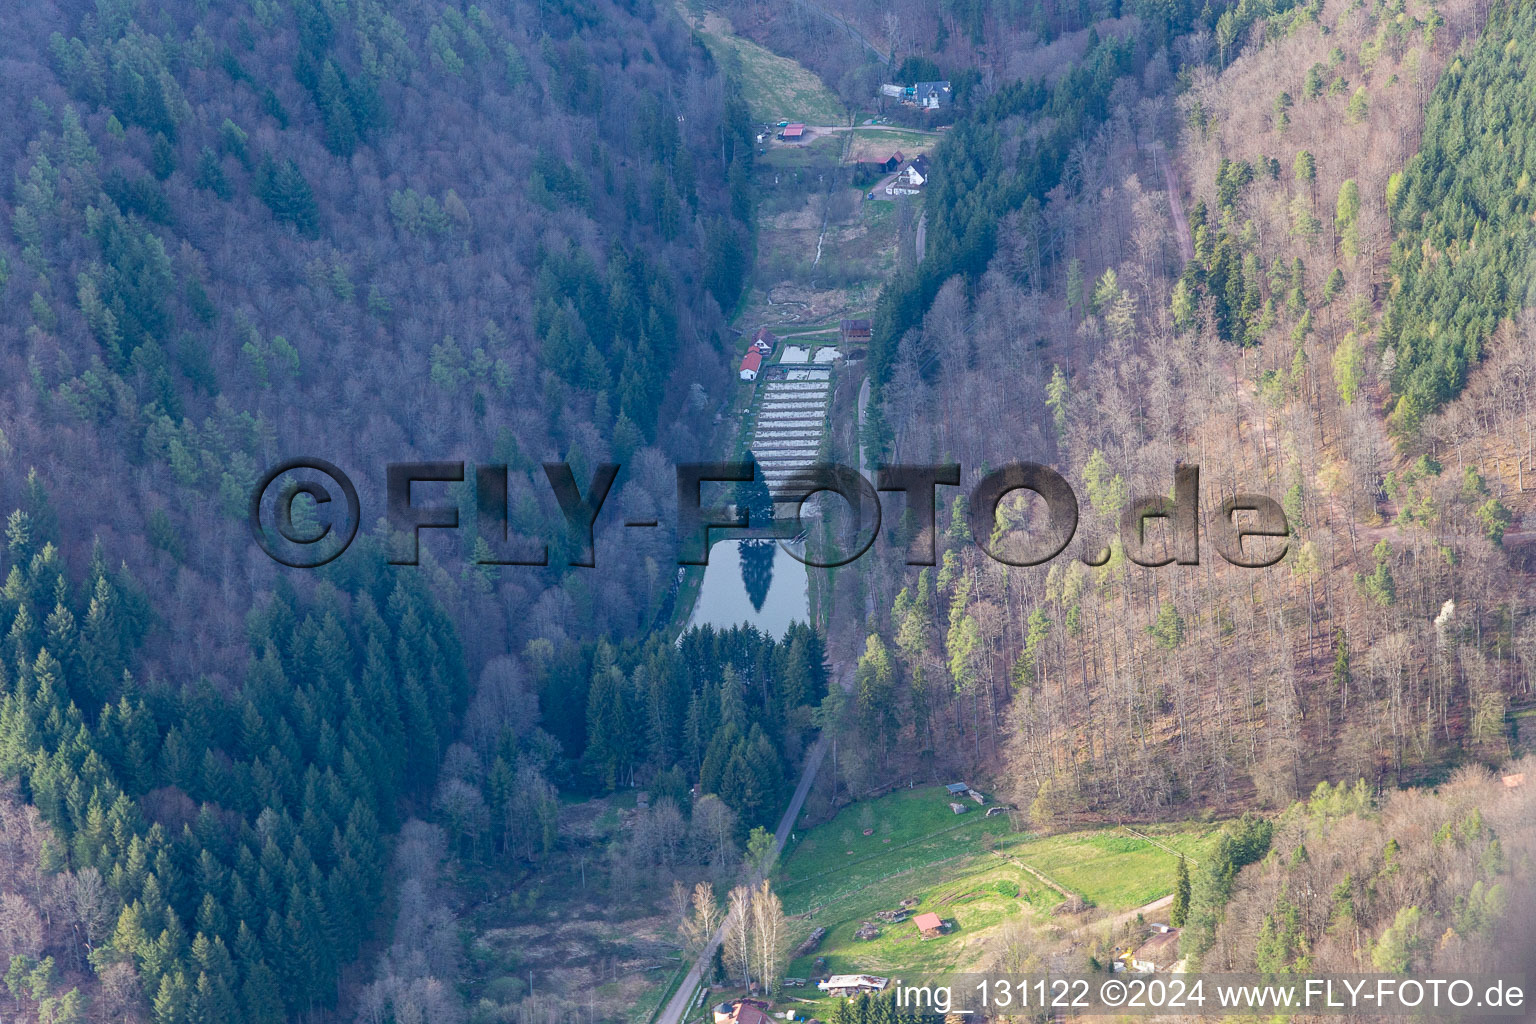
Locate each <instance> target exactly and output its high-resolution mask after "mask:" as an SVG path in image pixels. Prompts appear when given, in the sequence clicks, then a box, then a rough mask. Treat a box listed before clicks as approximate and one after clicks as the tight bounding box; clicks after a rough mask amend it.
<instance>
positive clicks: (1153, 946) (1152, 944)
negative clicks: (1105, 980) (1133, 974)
mask: <svg viewBox="0 0 1536 1024" xmlns="http://www.w3.org/2000/svg"><path fill="white" fill-rule="evenodd" d="M1125 959H1126V962H1127V963H1129V964H1130V967H1131V970H1133V971H1137V972H1140V973H1142V974H1151V973H1153V972H1154V971H1166V970H1168V969H1169V968H1170V967H1172V966H1173V965H1174V964H1175V963H1177V962H1178V959H1179V932H1178V929H1176V928H1170V929H1168V930H1167V931H1165V932H1157V933H1155V934H1154V935H1153V936H1152V937H1151V938H1150V939H1148V940H1147V941H1146V942H1143V943H1142V944H1141V947H1140V948H1139V949H1137V950H1136V952H1135V953H1131V954H1128V955H1127V956H1126V958H1125Z"/></svg>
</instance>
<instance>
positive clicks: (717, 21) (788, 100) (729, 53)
mask: <svg viewBox="0 0 1536 1024" xmlns="http://www.w3.org/2000/svg"><path fill="white" fill-rule="evenodd" d="M679 10H681V11H682V15H683V19H684V20H685V21H687V22H688V23H689V24H690V25H691V24H693V19H692V18H691V17H690V16H689V14H688V12H687V10H685V9H682V8H679ZM699 35H700V36H702V37H703V39H704V45H706V46H708V47H709V52H710V53H712V54H714V57H715V60H717V61H719V62H720V64H721V66H722V67H724V68H725V69H726V71H727V72H728V73H730V74H733V75H736V76H737V77H738V78H739V80H740V82H741V91H742V95H743V98H745V99H746V101H747V108H748V109H749V110H751V112H752V118H753V120H755V121H759V122H762V123H765V124H776V123H778V122H779V121H803V122H804V123H806V124H820V125H827V124H846V123H847V122H848V115H847V112H846V111H845V110H844V109H843V105H842V103H841V102H840V101H839V100H838V98H837V97H836V96H834V95H833V94H832V91H831V90H830V89H828V88H827V87H826V85H825V84H823V82H822V81H821V79H820V78H818V77H816V75H815V73H813V72H812V71H811V70H810V69H808V68H806V67H805V66H804V65H802V64H800V63H799V62H797V61H793V60H790V59H789V58H788V57H780V56H779V55H778V54H776V53H774V52H772V51H771V50H766V49H764V48H763V47H761V46H758V45H757V44H756V43H754V42H752V41H750V40H747V39H743V38H741V37H740V36H738V35H736V34H735V32H734V31H732V29H731V23H730V22H729V21H728V20H726V19H725V18H723V17H722V16H720V15H719V14H716V13H714V12H710V13H708V14H706V15H705V17H704V27H703V29H702V30H700V32H699Z"/></svg>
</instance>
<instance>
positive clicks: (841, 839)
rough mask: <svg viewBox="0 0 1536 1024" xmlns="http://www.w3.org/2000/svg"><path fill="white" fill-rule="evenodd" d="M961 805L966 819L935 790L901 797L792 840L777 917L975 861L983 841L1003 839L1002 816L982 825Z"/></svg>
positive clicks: (853, 810) (981, 816)
mask: <svg viewBox="0 0 1536 1024" xmlns="http://www.w3.org/2000/svg"><path fill="white" fill-rule="evenodd" d="M965 804H966V806H967V807H968V808H969V810H967V811H966V813H965V814H959V815H957V814H955V813H953V812H952V811H951V810H950V809H949V800H948V794H946V793H945V792H944V789H943V787H941V786H926V787H924V788H922V789H909V790H900V791H898V792H895V793H892V794H890V795H888V796H884V797H881V798H880V799H879V800H872V801H867V802H865V803H860V804H854V805H852V806H850V807H845V808H843V809H842V810H841V811H839V812H838V814H837V815H836V816H835V817H834V818H833V819H832V820H831V821H828V822H824V823H823V824H820V825H817V826H816V827H815V828H812V829H810V830H809V831H807V832H805V833H804V834H797V840H796V842H795V844H794V845H793V847H792V848H791V849H790V850H788V851H786V853H785V857H784V860H783V861H782V862H781V864H780V868H779V875H778V878H777V880H776V881H775V883H774V884H775V888H777V889H778V891H779V893H780V895H781V896H782V897H783V899H784V909H785V910H786V911H788V912H789V913H792V914H793V913H803V912H804V911H806V910H807V909H809V908H811V907H816V906H822V905H825V904H828V903H831V902H833V901H835V900H837V899H839V898H841V897H843V896H846V895H848V893H850V892H854V891H858V890H860V889H863V888H865V887H867V886H871V885H874V884H875V883H877V882H880V881H882V880H884V879H886V878H889V877H890V876H892V875H895V874H899V873H901V872H904V871H910V870H912V869H913V868H917V867H922V866H924V865H927V864H933V863H936V862H939V861H944V860H949V859H952V858H954V857H957V856H974V855H975V854H976V852H977V851H979V850H980V849H982V844H983V843H984V842H986V841H987V840H988V837H991V841H992V842H996V841H997V839H998V837H1001V836H1004V835H1006V834H1007V833H1008V831H1009V828H1010V825H1009V820H1008V817H1007V816H1006V815H1002V816H999V817H994V818H988V817H985V812H984V811H983V809H982V808H980V807H978V806H976V805H975V804H973V803H971V802H970V801H969V800H966V801H965ZM865 831H869V832H870V834H869V835H865V834H864V833H865ZM898 899H899V897H898Z"/></svg>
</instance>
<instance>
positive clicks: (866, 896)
mask: <svg viewBox="0 0 1536 1024" xmlns="http://www.w3.org/2000/svg"><path fill="white" fill-rule="evenodd" d="M957 802H960V801H957ZM949 803H950V797H949V794H948V793H946V792H945V791H944V789H943V788H942V787H939V786H928V787H924V788H922V789H911V790H899V791H897V792H895V793H891V794H889V795H887V796H884V797H881V798H879V799H878V800H871V801H867V802H864V803H860V804H854V805H852V806H850V807H846V808H844V809H843V810H841V811H840V812H839V813H838V814H837V815H836V816H835V817H834V818H833V819H832V820H831V821H828V822H825V823H823V824H820V825H817V826H815V827H813V828H810V829H808V830H806V831H805V832H803V833H796V840H795V842H794V843H793V844H792V845H791V847H790V848H789V849H788V850H787V851H786V853H785V856H784V859H783V861H781V863H780V865H779V869H778V873H777V876H776V877H775V879H774V888H775V889H776V890H777V891H778V892H779V894H780V896H781V898H782V899H783V901H784V908H785V910H786V911H787V912H788V913H790V914H795V915H802V916H799V917H797V918H796V919H795V920H794V921H793V935H792V942H793V943H794V944H796V945H798V943H799V942H800V941H801V940H802V939H804V938H805V937H806V936H807V935H809V934H810V932H811V930H812V929H814V928H817V927H822V928H825V929H826V930H827V932H826V935H825V936H824V937H823V938H822V940H821V943H820V945H819V946H818V947H817V948H816V949H815V950H814V951H812V952H811V953H808V954H806V955H805V956H802V957H798V958H796V959H795V960H793V961H792V962H791V963H790V964H789V967H788V970H787V974H788V975H789V976H791V977H804V978H811V977H815V976H820V975H824V974H827V973H858V972H865V971H867V972H871V973H874V974H883V975H896V976H899V975H900V974H902V973H904V972H944V971H952V970H966V969H971V968H973V967H975V966H976V965H977V963H978V961H979V960H980V959H981V958H982V956H983V954H984V952H985V948H984V947H985V940H986V939H987V938H988V936H990V935H991V934H993V933H995V932H996V931H997V930H998V929H999V928H1000V927H1001V926H1002V925H1004V924H1005V923H1007V922H1008V921H1010V920H1019V919H1021V918H1023V919H1029V920H1033V921H1035V922H1037V923H1040V922H1045V921H1047V920H1049V919H1050V918H1051V914H1052V911H1053V909H1054V908H1055V907H1056V906H1057V905H1058V904H1059V903H1060V902H1061V901H1062V896H1061V894H1060V893H1058V892H1056V891H1055V890H1054V889H1052V888H1050V887H1049V886H1047V885H1045V884H1044V883H1043V882H1041V881H1040V880H1039V879H1038V878H1036V877H1034V876H1033V875H1031V874H1029V873H1028V872H1027V871H1026V870H1025V869H1024V868H1023V867H1022V866H1021V865H1025V864H1027V865H1029V866H1030V867H1032V868H1035V869H1036V870H1038V871H1041V872H1043V873H1044V874H1045V875H1047V876H1049V877H1050V878H1052V879H1053V880H1055V881H1056V882H1057V883H1059V884H1060V885H1062V886H1064V887H1066V888H1067V889H1068V890H1071V891H1073V892H1076V893H1080V894H1081V895H1083V896H1085V897H1087V898H1088V899H1090V900H1092V901H1093V903H1094V904H1095V905H1096V906H1097V907H1098V908H1100V911H1101V912H1103V913H1105V914H1110V913H1118V912H1122V911H1126V910H1132V909H1134V908H1136V907H1139V906H1143V905H1145V904H1147V903H1151V902H1153V901H1154V900H1157V899H1161V898H1162V897H1164V896H1166V895H1168V893H1170V892H1172V891H1173V882H1174V874H1175V870H1176V866H1177V863H1178V860H1177V854H1179V853H1181V854H1184V855H1185V856H1187V857H1190V858H1192V859H1194V860H1196V861H1198V860H1200V859H1202V858H1204V857H1206V856H1209V854H1210V852H1211V850H1212V849H1213V848H1214V847H1215V845H1216V842H1217V839H1218V835H1219V832H1220V828H1221V825H1220V823H1199V822H1191V823H1166V824H1159V825H1138V826H1136V831H1138V832H1141V833H1143V834H1144V835H1146V836H1147V837H1149V838H1147V839H1143V838H1140V837H1138V836H1134V835H1131V834H1129V833H1128V832H1126V831H1125V830H1123V829H1120V828H1115V827H1103V828H1092V829H1084V830H1081V831H1076V832H1067V833H1062V834H1060V835H1053V836H1044V837H1038V836H1031V835H1029V834H1027V833H1019V832H1014V831H1012V828H1011V821H1010V819H1009V817H1008V816H1006V815H1001V816H997V817H992V818H988V817H985V816H984V815H985V811H984V810H983V808H982V807H979V806H977V805H975V804H974V803H972V802H971V801H969V800H965V801H963V804H964V805H965V806H967V807H968V810H967V811H966V813H965V814H963V815H956V814H954V813H953V812H951V810H950V808H949ZM989 806H990V805H989ZM866 831H868V832H869V833H870V834H869V835H865V832H866ZM1149 840H1150V841H1149ZM1163 847H1167V848H1168V849H1164V848H1163ZM1169 850H1173V851H1176V853H1170V852H1169ZM850 851H852V852H850ZM911 899H915V900H916V903H915V904H914V905H912V906H910V908H909V909H910V910H911V913H913V914H914V915H915V914H917V913H924V912H929V911H931V912H933V913H936V914H938V915H939V917H940V918H941V919H943V920H944V921H945V922H946V923H947V924H948V926H949V930H948V931H947V932H946V933H945V934H944V935H941V936H938V937H936V938H930V939H922V938H920V937H919V936H918V933H917V927H916V925H914V924H913V923H912V920H911V918H908V919H907V920H906V921H902V922H898V923H894V924H893V923H888V922H885V921H882V920H880V919H879V918H878V917H877V914H878V913H879V912H880V911H888V910H896V909H898V908H899V907H900V906H901V904H902V901H903V900H911ZM867 923H868V924H873V925H874V926H875V929H876V934H875V935H874V937H873V938H867V939H857V938H855V937H854V936H855V934H856V933H857V932H858V931H859V930H860V929H861V928H862V927H863V926H864V925H865V924H867ZM818 956H822V957H825V958H826V961H827V962H826V966H825V967H824V968H822V969H821V970H818V969H817V968H816V966H815V959H816V957H818ZM794 995H795V996H796V997H797V998H800V999H805V998H807V997H814V993H813V992H812V991H810V990H796V991H795V992H794ZM833 1003H834V1001H832V1000H816V1001H815V1002H814V1006H815V1007H816V1009H814V1010H813V1009H812V1007H811V1005H807V1006H806V1007H805V1009H806V1010H807V1011H808V1012H813V1013H814V1012H817V1011H818V1010H825V1011H827V1012H830V1010H831V1008H832V1005H833ZM821 1015H822V1016H823V1018H825V1013H822V1014H821Z"/></svg>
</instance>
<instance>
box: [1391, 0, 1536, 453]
mask: <svg viewBox="0 0 1536 1024" xmlns="http://www.w3.org/2000/svg"><path fill="white" fill-rule="evenodd" d="M1533 40H1536V10H1533V9H1532V8H1531V7H1530V6H1529V5H1526V4H1500V5H1497V7H1496V8H1495V10H1494V11H1493V14H1492V16H1491V17H1490V19H1489V22H1488V27H1487V29H1486V30H1485V33H1484V38H1483V39H1482V41H1481V42H1479V44H1478V46H1477V48H1476V49H1474V50H1473V51H1472V52H1471V53H1470V54H1468V55H1467V56H1466V58H1465V59H1459V60H1457V61H1455V62H1454V63H1453V64H1452V65H1451V67H1450V68H1449V69H1448V70H1447V72H1446V77H1445V80H1444V81H1443V82H1442V83H1441V84H1440V86H1439V87H1438V88H1437V89H1436V90H1435V96H1434V99H1433V100H1432V101H1431V102H1430V105H1429V109H1428V110H1427V111H1426V112H1425V123H1424V136H1423V141H1422V142H1421V144H1420V150H1419V153H1418V154H1417V155H1416V156H1415V157H1414V158H1413V160H1412V161H1410V162H1409V164H1408V166H1407V167H1406V168H1404V169H1403V171H1402V172H1401V174H1399V175H1396V176H1394V177H1393V178H1392V179H1390V180H1389V181H1388V183H1387V192H1386V200H1387V206H1388V213H1389V214H1390V215H1391V216H1392V218H1393V222H1394V223H1395V224H1396V225H1397V226H1398V228H1399V235H1398V238H1397V241H1396V243H1395V244H1394V247H1393V254H1392V272H1393V275H1394V278H1395V280H1394V295H1393V297H1392V300H1391V302H1390V303H1389V305H1388V307H1387V311H1386V316H1385V317H1384V318H1383V320H1382V340H1383V342H1384V343H1385V344H1386V345H1388V346H1390V347H1391V350H1392V352H1393V356H1394V359H1395V365H1394V366H1393V367H1392V370H1391V373H1392V389H1393V394H1394V396H1395V397H1396V403H1395V404H1394V406H1393V409H1392V416H1391V421H1392V423H1393V425H1394V427H1395V428H1396V429H1397V430H1398V432H1399V433H1400V434H1401V435H1403V436H1404V437H1405V438H1406V439H1411V438H1412V436H1413V434H1414V432H1415V431H1416V430H1417V429H1418V427H1419V425H1420V423H1421V421H1422V420H1423V418H1424V417H1425V416H1426V415H1427V414H1428V413H1429V412H1431V411H1432V410H1435V409H1437V408H1439V406H1440V405H1441V403H1443V402H1445V401H1447V400H1449V399H1452V398H1455V397H1456V396H1457V395H1458V394H1460V393H1461V390H1462V388H1463V387H1464V386H1465V385H1466V382H1467V378H1468V376H1469V374H1470V372H1471V370H1472V368H1473V367H1474V366H1475V365H1476V364H1477V363H1478V362H1479V360H1480V359H1481V358H1482V356H1483V353H1484V352H1485V351H1486V350H1487V349H1488V348H1489V347H1490V340H1491V338H1492V336H1493V334H1494V332H1495V331H1496V330H1497V328H1498V327H1499V325H1500V324H1501V323H1504V322H1507V321H1508V320H1510V319H1511V318H1513V317H1514V316H1515V315H1516V314H1517V313H1519V312H1520V311H1521V310H1523V309H1527V308H1529V307H1531V306H1532V305H1536V290H1533V289H1536V265H1533V264H1532V259H1533V258H1536V257H1533V255H1532V254H1533V252H1536V245H1533V242H1536V229H1533V227H1532V223H1531V213H1532V209H1533V200H1532V186H1531V175H1532V172H1533V171H1536V147H1533V146H1532V139H1531V137H1530V132H1529V130H1528V129H1529V126H1530V125H1531V123H1532V119H1533V116H1536V109H1533V107H1532V104H1533V100H1532V97H1531V94H1530V90H1529V89H1526V88H1524V87H1523V86H1524V84H1525V69H1526V68H1527V67H1528V66H1529V63H1528V55H1529V52H1530V48H1531V46H1532V45H1533Z"/></svg>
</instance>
